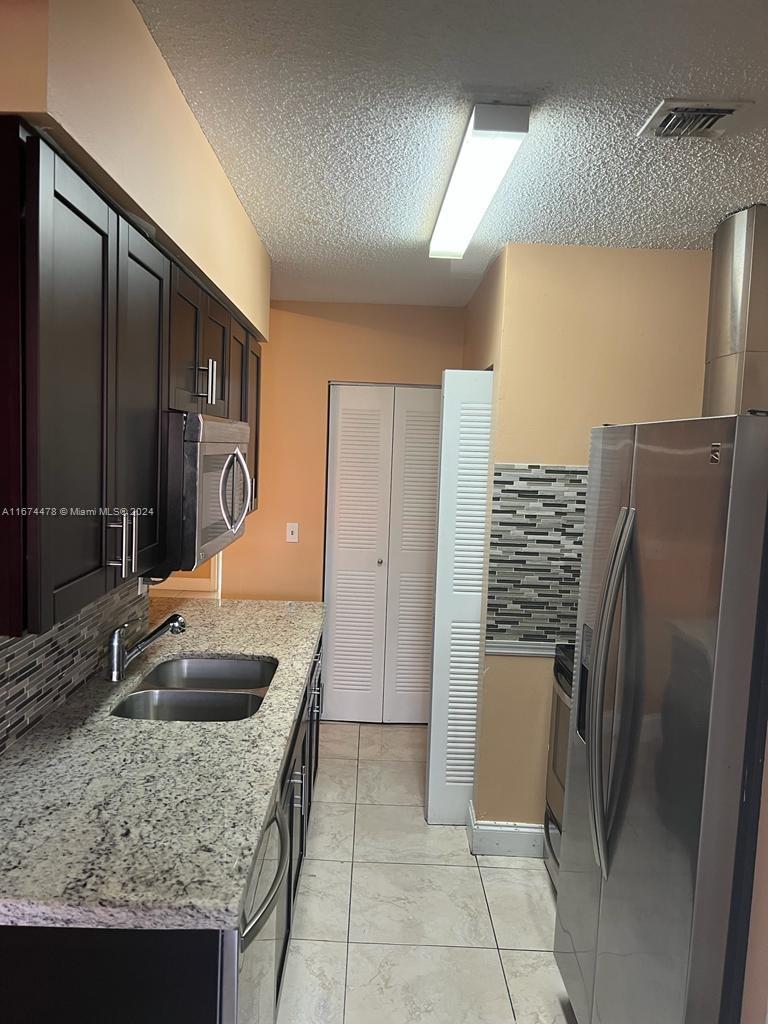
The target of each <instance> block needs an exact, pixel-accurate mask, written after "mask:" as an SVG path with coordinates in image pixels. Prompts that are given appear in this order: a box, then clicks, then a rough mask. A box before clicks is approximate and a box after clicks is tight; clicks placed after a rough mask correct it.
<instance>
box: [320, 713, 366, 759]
mask: <svg viewBox="0 0 768 1024" xmlns="http://www.w3.org/2000/svg"><path fill="white" fill-rule="evenodd" d="M359 741H360V726H359V725H358V724H357V722H321V723H320V756H321V757H341V758H345V759H347V760H352V761H356V760H357V748H358V745H359Z"/></svg>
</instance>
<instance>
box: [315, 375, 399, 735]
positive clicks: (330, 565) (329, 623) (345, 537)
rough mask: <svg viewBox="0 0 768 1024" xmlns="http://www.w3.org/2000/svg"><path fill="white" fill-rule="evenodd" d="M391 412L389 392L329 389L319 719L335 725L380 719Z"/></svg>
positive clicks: (348, 387) (351, 386) (379, 388)
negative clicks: (322, 692)
mask: <svg viewBox="0 0 768 1024" xmlns="http://www.w3.org/2000/svg"><path fill="white" fill-rule="evenodd" d="M393 409H394V388H393V387H392V386H391V385H365V386H362V387H361V386H357V385H354V384H338V385H337V384H334V385H333V386H332V387H331V410H330V413H331V415H330V437H329V442H328V453H329V466H328V516H327V526H326V563H325V600H326V603H327V608H328V616H327V619H326V626H325V632H324V638H325V639H324V648H325V709H324V715H325V716H326V717H327V718H330V719H333V720H335V721H346V722H380V721H381V720H382V702H383V696H384V647H385V642H386V611H387V561H388V554H389V551H388V548H389V498H390V480H391V473H392V414H393Z"/></svg>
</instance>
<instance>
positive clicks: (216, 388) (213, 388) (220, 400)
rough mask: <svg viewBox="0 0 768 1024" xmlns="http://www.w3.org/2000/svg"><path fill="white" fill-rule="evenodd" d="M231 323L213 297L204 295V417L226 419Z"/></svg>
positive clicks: (227, 315) (226, 313) (227, 314)
mask: <svg viewBox="0 0 768 1024" xmlns="http://www.w3.org/2000/svg"><path fill="white" fill-rule="evenodd" d="M231 320H232V318H231V316H230V314H229V311H228V310H226V309H225V308H224V306H222V305H221V303H220V302H217V301H216V299H214V298H213V296H211V295H207V294H206V295H205V317H204V319H203V358H202V365H203V366H204V367H205V374H204V375H205V377H206V378H207V379H206V388H208V389H210V395H209V396H207V397H206V398H204V399H203V400H202V401H203V407H202V412H204V413H206V414H207V415H208V416H224V417H226V416H227V406H228V395H229V378H228V374H229V334H230V325H231ZM200 390H201V391H202V390H203V389H202V388H201V389H200ZM211 399H213V400H212V401H211Z"/></svg>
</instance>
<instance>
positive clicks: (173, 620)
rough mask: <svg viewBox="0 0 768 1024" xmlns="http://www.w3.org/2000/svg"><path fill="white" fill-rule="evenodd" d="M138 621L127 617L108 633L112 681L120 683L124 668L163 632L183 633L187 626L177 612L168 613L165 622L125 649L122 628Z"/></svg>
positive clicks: (110, 676) (123, 675) (123, 676)
mask: <svg viewBox="0 0 768 1024" xmlns="http://www.w3.org/2000/svg"><path fill="white" fill-rule="evenodd" d="M138 621H140V620H139V619H129V620H128V622H124V623H123V624H122V625H121V626H118V627H117V629H113V630H112V632H111V633H110V635H109V678H110V679H111V680H112V682H113V683H121V682H122V681H123V679H125V670H126V668H127V667H128V666H129V665H130V663H131V662H132V661H133V659H134V658H138V656H139V655H140V654H141V653H143V652H144V651H146V649H147V648H148V647H149V645H150V644H152V643H154V642H155V640H157V638H158V637H161V636H162V635H163V634H164V633H173V635H174V636H178V634H179V633H183V632H184V630H185V629H186V628H187V623H186V621H185V619H184V617H183V616H182V615H179V614H177V613H175V614H173V615H169V616H168V618H167V619H166V620H165V622H161V623H160V625H159V626H158V627H157V628H156V629H153V630H152V631H151V632H150V633H147V635H146V636H145V637H142V639H141V640H139V641H138V642H137V643H136V644H134V646H133V647H131V648H130V649H129V650H126V649H125V634H124V633H123V630H124V629H126V627H128V626H130V624H131V623H132V622H138Z"/></svg>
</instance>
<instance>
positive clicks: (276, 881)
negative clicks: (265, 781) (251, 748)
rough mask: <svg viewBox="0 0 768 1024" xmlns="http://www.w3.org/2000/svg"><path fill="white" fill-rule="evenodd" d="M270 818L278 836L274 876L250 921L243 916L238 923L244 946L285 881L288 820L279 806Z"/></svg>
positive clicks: (273, 904)
mask: <svg viewBox="0 0 768 1024" xmlns="http://www.w3.org/2000/svg"><path fill="white" fill-rule="evenodd" d="M272 820H273V821H276V822H277V831H278V834H279V836H280V856H279V858H278V862H277V871H276V872H275V877H274V878H273V879H272V884H271V885H270V887H269V891H268V892H267V895H266V896H265V897H264V899H263V901H262V903H261V906H260V907H259V909H258V910H257V911H256V912H255V913H254V915H253V916H252V917H251V919H250V921H246V920H245V916H243V921H242V923H241V925H240V939H241V942H242V943H243V947H245V946H246V945H247V944H248V943H249V942H250V940H251V939H252V938H253V937H254V935H256V933H257V932H258V930H259V928H260V927H261V925H262V924H263V922H264V920H265V919H266V918H267V917H268V916H269V914H270V913H271V912H272V910H273V908H274V906H275V903H276V902H277V898H278V896H279V894H280V889H281V888H282V885H283V882H284V881H285V876H286V874H287V873H288V867H289V864H290V855H291V842H290V836H289V834H288V822H287V821H286V819H285V814H284V812H283V809H282V808H281V807H277V808H276V809H275V817H274V818H273V819H272ZM270 824H272V822H270Z"/></svg>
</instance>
